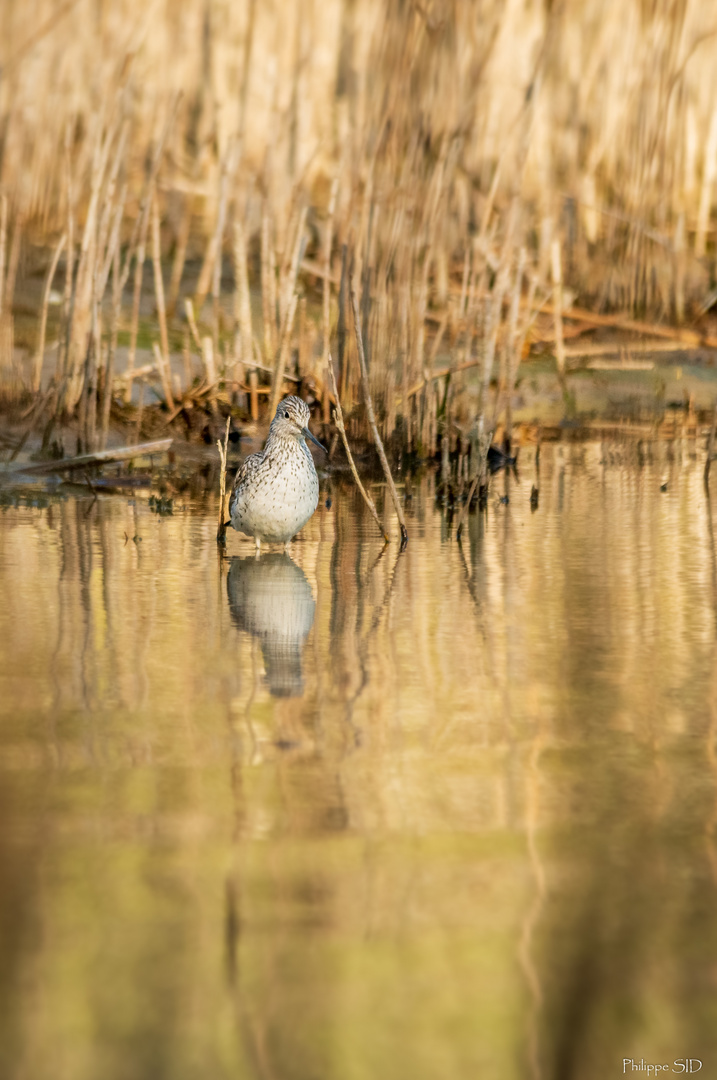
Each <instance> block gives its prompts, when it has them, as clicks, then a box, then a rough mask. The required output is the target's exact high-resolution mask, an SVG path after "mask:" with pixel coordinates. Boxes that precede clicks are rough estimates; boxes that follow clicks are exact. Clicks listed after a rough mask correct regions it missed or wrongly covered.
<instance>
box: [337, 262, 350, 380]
mask: <svg viewBox="0 0 717 1080" xmlns="http://www.w3.org/2000/svg"><path fill="white" fill-rule="evenodd" d="M347 260H348V246H347V245H346V244H344V245H343V246H342V248H341V280H340V282H339V315H338V321H337V326H336V344H337V346H338V358H339V382H340V383H341V393H342V394H343V396H344V397H345V396H346V389H347V384H348V364H347V362H346V294H347V290H348V263H347Z"/></svg>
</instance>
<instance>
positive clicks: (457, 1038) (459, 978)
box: [0, 444, 717, 1080]
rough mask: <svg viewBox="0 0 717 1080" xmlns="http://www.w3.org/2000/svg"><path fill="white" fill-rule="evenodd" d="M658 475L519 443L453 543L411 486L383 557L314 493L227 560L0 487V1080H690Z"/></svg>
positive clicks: (680, 816) (684, 465) (202, 538)
mask: <svg viewBox="0 0 717 1080" xmlns="http://www.w3.org/2000/svg"><path fill="white" fill-rule="evenodd" d="M689 450H690V448H689V446H685V447H683V448H681V449H679V450H677V449H673V452H672V454H670V455H669V457H668V453H667V448H666V447H665V446H664V445H654V446H652V447H647V448H646V449H645V450H644V451H643V452H642V453H641V454H640V455H639V456H638V454H637V452H636V451H635V450H634V449H632V448H630V447H625V448H621V447H617V446H613V447H605V446H600V445H597V444H594V445H592V444H591V445H587V446H586V445H581V446H573V447H570V446H565V447H561V446H549V447H546V448H544V450H543V454H542V462H541V494H540V506H539V508H538V510H537V511H535V512H534V513H531V509H530V505H529V492H530V485H531V482H532V475H529V476H523V477H521V482H520V484H518V485H516V484H515V482H513V483H512V484H511V487H510V492H509V494H510V502H509V504H508V505H502V504H500V503H499V502H498V496H499V495H500V494H502V493H503V490H504V480H503V479H502V478H499V479H498V481H497V483H496V484H495V487H494V492H493V495H492V497H491V500H490V505H489V508H488V511H487V514H486V515H485V516H479V515H475V516H473V515H472V516H471V517H470V519H469V525H468V527H467V529H466V532H465V535H464V538H463V542H462V544H458V543H456V541H455V538H454V536H453V534H452V532H451V529H450V527H449V524H448V522H447V519H446V516H445V511H444V510H443V509H442V508H441V507H440V505H437V504H436V502H435V498H434V490H435V481H434V478H433V477H432V476H426V477H425V478H424V479H422V480H417V481H414V483H413V484H412V488H411V498H410V500H409V501H408V503H407V513H408V517H409V530H410V534H411V539H410V544H409V547H408V550H407V551H406V552H405V554H403V555H400V556H399V555H398V548H397V545H396V543H393V544H391V545H390V546H389V547H388V548H387V549H386V550H385V552H384V553H383V555H382V554H381V550H382V549H381V544H380V542H379V541H377V540H376V538H375V528H374V526H373V525H372V523H371V521H370V519H367V518H366V516H365V514H364V513H363V510H362V507H361V505H360V504H359V503H358V502H357V500H356V497H355V496H354V493H353V492H352V491H351V490H349V489H348V488H345V487H343V486H341V485H340V484H339V483H338V482H336V481H333V482H331V483H329V482H327V483H325V485H324V488H325V490H324V493H323V497H324V498H326V497H328V496H330V497H331V506H330V508H326V507H323V508H322V510H321V511H320V512H319V513H317V514H316V516H315V517H314V519H313V520H312V522H311V523H310V525H309V526H308V527H307V529H306V530H305V531H304V533H303V534H302V537H301V539H300V540H299V541H298V542H296V543H295V544H294V545H293V550H292V555H291V558H289V557H288V556H284V555H283V554H276V553H274V554H267V555H264V556H262V558H261V559H260V560H259V561H257V560H256V559H255V558H254V556H253V548H252V542H251V541H246V540H243V539H242V538H240V537H239V536H237V535H236V534H232V535H230V537H229V539H228V546H227V552H226V555H225V557H224V558H221V557H219V556H218V553H217V549H216V544H215V542H214V533H215V521H216V506H215V504H214V503H212V502H211V501H210V500H209V501H207V502H206V503H204V504H199V503H193V502H191V501H189V502H187V503H185V504H183V505H177V503H176V502H175V506H174V513H173V514H172V515H171V516H164V515H159V514H157V513H156V512H154V508H153V507H151V506H150V505H149V504H148V502H147V500H146V499H144V498H139V497H138V498H136V499H135V500H134V501H132V500H128V499H127V498H126V497H122V496H100V498H99V499H97V500H96V501H93V500H92V497H91V496H90V497H67V496H65V497H53V498H51V499H49V500H47V499H44V498H41V497H40V496H36V495H32V494H30V495H29V496H27V497H23V498H20V499H17V498H12V499H11V498H10V497H9V495H7V493H5V496H4V501H5V502H6V503H7V502H10V503H11V505H7V506H5V507H4V509H3V512H2V514H0V768H1V769H2V775H1V778H0V880H1V882H2V885H1V887H0V889H1V891H0V896H1V903H0V1074H1V1075H2V1076H3V1077H8V1078H23V1080H25V1078H27V1080H45V1078H47V1080H50V1078H52V1080H98V1078H102V1080H115V1078H117V1080H119V1078H127V1080H138V1078H142V1080H144V1078H148V1080H149V1078H152V1080H157V1078H163V1077H167V1078H172V1080H190V1078H191V1080H195V1078H196V1080H205V1078H212V1080H213V1078H217V1080H223V1078H232V1080H234V1078H244V1077H247V1078H249V1077H258V1078H261V1080H263V1078H266V1080H280V1078H281V1080H283V1078H287V1080H294V1078H295V1080H310V1078H312V1080H313V1078H317V1080H320V1078H336V1080H363V1078H366V1080H369V1078H370V1080H374V1078H383V1077H390V1078H394V1077H395V1078H399V1080H403V1078H406V1080H408V1078H411V1080H423V1078H426V1080H428V1078H431V1080H433V1078H441V1080H448V1078H454V1077H459V1078H463V1077H471V1078H472V1077H496V1078H513V1077H515V1078H518V1077H531V1078H537V1077H544V1078H552V1077H573V1076H574V1077H589V1078H592V1077H595V1078H598V1077H600V1078H605V1077H611V1076H618V1075H623V1059H624V1058H634V1059H635V1061H637V1062H639V1060H640V1059H641V1058H642V1059H644V1061H645V1062H661V1063H670V1067H671V1068H672V1062H673V1061H674V1059H678V1058H685V1057H692V1058H695V1059H700V1060H702V1061H703V1063H704V1067H703V1071H702V1076H705V1077H707V1076H715V1075H717V836H716V832H715V830H716V823H717V757H716V749H717V742H716V740H717V730H716V726H715V725H716V716H717V713H716V709H717V634H716V625H717V622H716V607H715V550H714V539H713V533H712V526H711V517H710V508H709V505H708V503H707V501H706V498H705V495H704V492H703V488H702V477H701V465H700V464H698V462H697V461H696V460H695V459H694V457H693V456H691V455H690V452H689ZM530 472H531V473H532V462H531V466H530ZM665 481H667V484H668V487H667V490H666V491H661V490H660V485H661V484H662V483H663V482H665ZM376 494H377V497H378V499H379V502H380V501H381V500H382V497H383V492H382V490H381V489H380V488H377V489H376ZM33 501H35V502H36V503H37V502H38V501H39V502H40V503H43V505H33ZM391 527H392V528H393V525H392V526H391ZM695 1068H696V1066H695ZM640 1075H644V1073H642V1074H640ZM663 1075H664V1074H663Z"/></svg>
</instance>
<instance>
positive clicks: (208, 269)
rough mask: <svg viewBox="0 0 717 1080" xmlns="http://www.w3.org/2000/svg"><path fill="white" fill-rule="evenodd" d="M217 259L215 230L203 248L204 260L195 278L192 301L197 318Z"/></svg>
mask: <svg viewBox="0 0 717 1080" xmlns="http://www.w3.org/2000/svg"><path fill="white" fill-rule="evenodd" d="M216 259H217V234H216V231H215V232H213V233H212V235H211V236H210V237H209V240H208V241H207V246H206V248H205V250H204V260H203V262H202V267H201V269H200V271H199V278H198V279H197V289H196V292H195V293H194V303H195V304H196V308H197V312H198V314H199V318H200V319H201V317H202V309H203V307H204V301H205V300H206V299H207V296H208V295H209V290H210V289H211V287H212V280H213V278H214V264H215V262H216Z"/></svg>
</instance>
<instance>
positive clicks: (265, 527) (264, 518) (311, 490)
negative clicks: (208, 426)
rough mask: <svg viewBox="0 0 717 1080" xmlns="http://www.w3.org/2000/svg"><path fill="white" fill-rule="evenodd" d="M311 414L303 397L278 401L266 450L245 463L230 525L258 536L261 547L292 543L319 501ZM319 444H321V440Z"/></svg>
mask: <svg viewBox="0 0 717 1080" xmlns="http://www.w3.org/2000/svg"><path fill="white" fill-rule="evenodd" d="M310 419H311V413H310V412H309V407H308V405H307V404H306V402H305V401H302V400H301V398H298V397H294V396H293V395H292V396H291V397H286V398H284V400H283V401H280V402H279V406H278V408H277V410H276V416H275V417H274V419H273V420H272V422H271V427H270V428H269V435H268V437H267V440H266V443H265V445H264V449H263V450H262V451H260V452H259V453H257V454H251V455H250V456H249V457H248V458H246V460H245V461H244V464H243V465H242V466H241V468H240V469H239V471H238V472H237V475H236V480H235V481H234V487H233V489H232V494H231V498H230V500H229V516H230V518H231V523H232V525H233V526H234V528H235V529H237V530H238V531H239V532H243V533H245V534H246V535H247V536H253V537H254V538H255V539H256V546H257V547H259V545H260V542H261V541H262V540H265V541H267V542H269V543H287V542H288V541H289V540H291V538H292V537H293V536H296V534H297V533H298V532H299V530H300V529H303V527H304V525H305V524H306V522H307V521H308V520H309V518H310V517H311V515H312V514H313V512H314V510H315V509H316V507H317V505H318V502H319V478H318V476H317V475H316V468H315V466H314V460H313V458H312V456H311V451H310V450H309V448H308V446H307V445H306V438H307V436H308V437H309V438H310V439H312V440H313V441H314V442H316V440H315V439H314V437H313V435H312V434H311V432H310V431H309V429H308V425H309V420H310ZM318 445H319V446H320V445H321V444H320V443H318Z"/></svg>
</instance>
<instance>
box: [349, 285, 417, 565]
mask: <svg viewBox="0 0 717 1080" xmlns="http://www.w3.org/2000/svg"><path fill="white" fill-rule="evenodd" d="M350 289H351V307H352V309H353V316H354V332H355V334H356V348H357V350H358V357H359V367H360V369H361V385H362V388H363V395H364V404H365V406H366V416H367V418H368V422H369V427H370V428H371V433H372V435H373V441H374V443H375V446H376V450H377V451H378V456H379V458H380V459H381V466H382V468H383V472H384V475H385V477H386V483H387V484H388V490H389V491H390V492H391V498H392V499H393V505H394V507H395V509H396V517H397V518H398V522H399V525H400V526H401V550H402V551H403V549H404V548H405V546H406V544H407V543H408V530H407V528H406V521H405V518H404V516H403V508H402V507H401V503H400V501H399V498H398V491H397V490H396V485H395V484H394V482H393V476H392V475H391V470H390V468H389V465H388V459H387V457H386V451H385V450H384V448H383V442H382V441H381V436H380V435H379V433H378V427H377V426H376V417H375V416H374V412H373V402H372V400H371V388H370V386H369V381H368V370H367V368H366V356H365V353H364V348H363V338H362V335H361V322H360V317H359V307H358V296H357V294H356V285H355V283H354V280H353V278H352V279H351V282H350Z"/></svg>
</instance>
